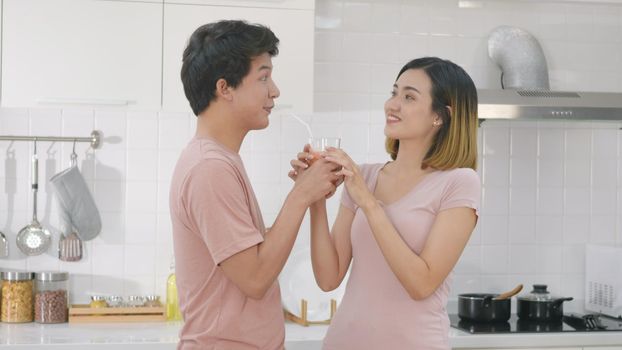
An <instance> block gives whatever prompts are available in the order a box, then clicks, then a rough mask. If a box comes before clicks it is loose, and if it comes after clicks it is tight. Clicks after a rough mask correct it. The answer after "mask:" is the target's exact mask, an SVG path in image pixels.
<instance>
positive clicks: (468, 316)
mask: <svg viewBox="0 0 622 350" xmlns="http://www.w3.org/2000/svg"><path fill="white" fill-rule="evenodd" d="M522 289H523V285H522V284H519V285H518V286H516V287H515V288H514V289H512V290H511V291H508V292H505V293H501V294H493V293H466V294H459V295H458V316H459V317H460V318H461V319H462V320H467V321H472V322H506V321H507V320H509V319H510V312H511V308H512V299H511V298H512V296H514V295H516V294H518V293H519V292H520V291H521V290H522Z"/></svg>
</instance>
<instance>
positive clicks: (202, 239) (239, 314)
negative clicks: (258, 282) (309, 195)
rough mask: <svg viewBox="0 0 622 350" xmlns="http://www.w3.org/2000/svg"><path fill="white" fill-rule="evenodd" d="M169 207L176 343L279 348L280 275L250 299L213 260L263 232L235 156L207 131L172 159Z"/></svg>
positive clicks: (216, 348)
mask: <svg viewBox="0 0 622 350" xmlns="http://www.w3.org/2000/svg"><path fill="white" fill-rule="evenodd" d="M170 210H171V221H172V224H173V243H174V248H175V272H176V278H177V288H178V294H179V304H180V307H181V311H182V315H183V317H184V320H185V323H184V325H183V326H182V328H181V331H180V334H179V344H178V349H182V350H190V349H201V350H221V349H223V350H224V349H227V350H229V349H235V350H250V349H261V350H279V349H283V343H284V339H285V325H284V318H283V311H282V308H281V294H280V290H279V285H278V282H276V281H275V282H274V284H273V285H272V286H271V287H270V289H269V290H268V292H267V293H266V295H265V296H264V297H263V298H262V299H261V300H255V299H251V298H248V297H247V296H246V295H244V294H243V293H242V291H240V289H239V288H238V287H237V286H236V285H235V284H234V283H233V282H231V281H230V280H229V279H228V278H227V276H225V274H224V273H223V271H222V269H221V268H220V266H219V265H218V264H220V263H221V262H222V261H224V260H226V259H227V258H229V257H231V256H233V255H235V254H236V253H239V252H241V251H243V250H245V249H247V248H250V247H252V246H254V245H257V244H259V243H261V242H262V241H263V239H264V238H263V235H264V233H265V227H264V223H263V220H262V217H261V212H260V210H259V205H258V204H257V200H256V198H255V194H254V193H253V189H252V187H251V184H250V181H249V180H248V176H247V175H246V171H245V170H244V165H243V164H242V159H241V158H240V156H239V155H238V154H237V153H234V152H231V151H230V150H228V149H226V148H225V147H223V146H222V145H220V144H219V143H217V142H215V141H214V140H212V139H209V138H194V139H193V140H192V141H191V142H190V143H189V144H188V145H187V146H186V148H185V149H184V151H183V152H182V154H181V156H180V157H179V160H178V162H177V165H176V166H175V171H174V174H173V179H172V183H171V191H170ZM162 258H163V259H165V258H166V257H162Z"/></svg>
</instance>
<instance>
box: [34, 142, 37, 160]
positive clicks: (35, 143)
mask: <svg viewBox="0 0 622 350" xmlns="http://www.w3.org/2000/svg"><path fill="white" fill-rule="evenodd" d="M34 145H35V151H34V153H35V156H36V155H37V138H36V137H35V140H34Z"/></svg>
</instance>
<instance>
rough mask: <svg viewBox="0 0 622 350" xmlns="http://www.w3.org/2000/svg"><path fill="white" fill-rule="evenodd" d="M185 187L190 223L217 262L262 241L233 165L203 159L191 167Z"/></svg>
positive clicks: (222, 161)
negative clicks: (194, 226)
mask: <svg viewBox="0 0 622 350" xmlns="http://www.w3.org/2000/svg"><path fill="white" fill-rule="evenodd" d="M184 187H185V188H184V197H186V200H185V202H186V206H187V212H188V215H189V219H190V222H191V223H194V224H196V226H197V229H198V231H199V233H200V235H201V238H202V239H203V241H204V242H205V244H206V245H207V248H208V250H209V251H210V253H211V255H212V257H213V259H214V262H215V263H216V264H220V263H221V262H222V261H224V260H226V259H227V258H229V257H231V256H233V255H235V254H237V253H239V252H241V251H243V250H245V249H248V248H250V247H252V246H254V245H257V244H259V243H261V242H262V241H263V235H262V233H261V232H260V230H259V229H258V228H257V227H256V226H255V224H254V223H253V218H252V214H251V208H250V203H249V200H248V198H247V196H246V194H245V192H244V185H243V179H242V178H241V177H240V176H239V175H238V173H237V172H236V171H235V168H234V167H233V165H231V164H229V163H227V162H226V161H224V160H220V159H206V160H203V161H202V162H201V163H199V164H198V165H196V166H195V167H194V168H193V169H192V170H191V172H190V174H189V177H188V178H187V181H186V183H185V184H184Z"/></svg>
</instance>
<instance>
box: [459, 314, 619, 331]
mask: <svg viewBox="0 0 622 350" xmlns="http://www.w3.org/2000/svg"><path fill="white" fill-rule="evenodd" d="M449 319H450V321H451V326H452V327H454V328H457V329H460V330H462V331H466V332H469V333H474V334H475V333H477V334H482V333H544V332H602V331H622V318H613V317H609V316H605V315H598V314H588V315H579V314H564V318H563V320H562V321H559V322H534V321H525V320H521V319H519V318H518V316H516V314H512V316H511V317H510V319H509V320H508V322H490V323H489V322H483V323H476V322H471V321H465V320H461V319H460V317H458V315H456V314H451V315H449Z"/></svg>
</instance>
